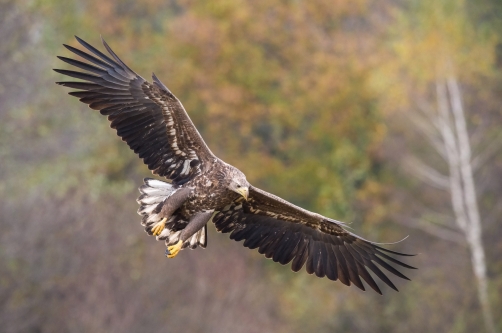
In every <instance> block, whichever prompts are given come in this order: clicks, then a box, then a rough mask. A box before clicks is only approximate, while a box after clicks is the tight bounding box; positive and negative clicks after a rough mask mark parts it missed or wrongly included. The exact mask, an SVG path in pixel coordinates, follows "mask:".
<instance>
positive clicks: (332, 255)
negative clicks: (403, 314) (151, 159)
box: [213, 187, 414, 294]
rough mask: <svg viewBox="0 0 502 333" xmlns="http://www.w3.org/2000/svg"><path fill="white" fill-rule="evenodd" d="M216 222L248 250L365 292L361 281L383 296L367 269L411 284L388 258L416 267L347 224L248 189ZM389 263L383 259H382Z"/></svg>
mask: <svg viewBox="0 0 502 333" xmlns="http://www.w3.org/2000/svg"><path fill="white" fill-rule="evenodd" d="M213 221H214V223H215V225H216V229H218V231H220V232H224V233H227V232H232V233H231V235H230V238H231V239H234V240H236V241H241V240H245V241H244V246H246V247H248V248H250V249H256V248H258V252H260V253H261V254H264V255H265V256H266V257H267V258H271V259H272V260H274V261H275V262H279V263H281V264H283V265H285V264H288V263H289V262H291V261H292V265H291V268H292V269H293V271H295V272H298V271H299V270H300V269H301V268H302V267H303V265H305V266H306V270H307V272H308V273H309V274H313V273H315V274H316V275H317V276H318V277H324V276H327V277H328V278H329V279H330V280H334V281H336V280H337V279H338V280H340V281H341V282H342V283H344V284H346V285H348V286H349V285H350V284H351V283H353V284H355V285H356V286H357V287H359V288H360V289H362V290H365V289H364V286H363V284H362V282H361V279H360V277H361V278H362V279H363V280H364V281H366V283H367V284H368V285H369V286H370V287H371V288H373V289H374V290H375V291H376V292H378V293H379V294H381V293H382V292H381V291H380V288H379V287H378V285H377V284H376V282H375V281H374V280H373V277H372V276H371V275H370V274H369V273H368V270H367V269H369V270H370V271H372V272H373V273H374V274H375V275H376V276H377V277H378V278H380V279H381V280H382V281H383V282H385V284H387V285H388V286H390V287H391V288H392V289H394V290H396V291H397V288H396V286H394V284H393V283H392V282H391V281H390V280H389V278H388V277H387V276H386V275H385V273H384V272H382V270H380V268H379V267H378V266H377V265H376V264H378V265H379V266H381V267H383V268H384V269H385V270H387V271H389V272H391V273H392V274H394V275H397V276H399V277H401V278H403V279H407V280H409V279H408V278H407V277H406V276H404V275H403V274H402V273H400V272H399V271H397V270H396V269H395V268H394V267H392V266H391V265H389V263H388V262H386V261H385V260H387V261H389V262H392V263H394V264H397V265H400V266H402V267H406V268H414V267H411V266H409V265H406V264H405V263H402V262H401V261H399V260H397V259H395V258H393V257H391V256H389V255H388V253H389V254H393V255H399V256H409V255H407V254H403V253H399V252H394V251H390V250H387V249H384V248H382V247H380V246H378V245H376V244H375V243H372V242H369V241H367V240H364V239H362V238H361V237H359V236H357V235H354V234H352V233H350V232H348V231H346V230H345V229H343V227H342V225H343V223H341V222H338V221H335V220H331V219H329V218H327V217H324V216H321V215H319V214H316V213H312V212H309V211H308V210H305V209H302V208H300V207H297V206H295V205H293V204H291V203H289V202H287V201H285V200H283V199H281V198H279V197H277V196H275V195H273V194H270V193H267V192H265V191H262V190H260V189H258V188H256V187H250V189H249V198H248V201H244V200H243V199H242V198H241V199H238V200H237V201H236V202H235V203H233V204H232V205H230V206H227V207H225V209H224V210H223V211H221V212H219V213H218V214H216V215H215V217H214V218H213ZM384 259H385V260H384Z"/></svg>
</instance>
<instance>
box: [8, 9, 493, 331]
mask: <svg viewBox="0 0 502 333" xmlns="http://www.w3.org/2000/svg"><path fill="white" fill-rule="evenodd" d="M100 34H101V35H103V37H104V38H105V39H106V40H107V42H108V43H109V44H110V45H111V47H112V48H113V49H114V50H115V51H116V52H117V54H118V55H119V56H120V57H121V58H122V59H123V60H124V61H125V62H126V63H127V64H129V66H130V67H131V68H133V69H134V70H135V71H136V72H138V74H140V75H142V76H143V77H145V78H147V79H148V80H149V79H150V73H151V72H152V71H155V73H156V75H157V76H158V77H159V78H160V79H161V80H162V81H163V82H164V83H165V84H166V85H167V86H168V87H169V88H170V89H171V90H172V91H173V92H174V94H176V95H177V96H178V98H180V99H181V101H182V102H183V103H184V105H185V108H186V109H187V111H188V113H189V114H190V116H191V117H192V119H193V121H194V122H195V124H196V126H197V127H198V128H199V130H200V131H201V134H202V135H203V137H204V139H205V140H206V142H207V143H208V145H209V146H210V147H211V149H212V150H213V152H214V153H215V154H216V155H218V156H219V157H220V158H222V159H224V160H225V161H227V162H229V163H231V164H233V165H235V166H237V167H238V168H240V169H241V170H242V171H243V172H244V173H245V174H246V175H247V177H248V180H250V182H251V183H252V184H254V185H256V186H259V187H261V188H263V189H265V190H267V191H270V192H272V193H274V194H277V195H279V196H281V197H283V198H286V199H288V200H290V201H292V202H294V203H296V204H298V205H301V206H303V207H305V208H308V209H311V210H314V211H317V212H319V213H322V214H324V215H327V216H329V217H332V218H335V219H337V220H342V221H346V222H351V223H352V224H351V227H353V228H354V230H355V231H356V232H357V233H358V234H360V235H362V236H363V237H365V238H368V239H371V240H375V241H379V242H392V241H397V240H399V239H402V238H403V237H405V236H406V235H410V237H409V238H408V239H406V240H405V241H404V242H401V243H399V244H396V245H393V246H391V249H393V250H397V251H403V252H408V253H410V252H411V253H419V255H418V256H417V257H414V258H411V259H410V260H408V261H407V262H408V263H410V264H411V265H413V266H416V267H419V270H418V271H413V272H411V273H409V272H407V273H409V276H410V277H411V278H412V280H413V281H412V282H405V281H396V279H394V281H395V282H397V285H398V287H399V288H400V290H401V292H400V293H396V292H394V291H392V290H390V289H389V288H385V287H383V286H381V288H382V290H383V291H384V296H379V295H377V294H376V293H374V292H372V291H368V292H362V291H360V290H358V289H357V288H355V287H351V288H348V287H346V286H344V285H342V284H341V283H339V282H336V283H335V282H332V281H329V280H327V279H318V278H316V277H313V276H309V275H308V274H306V273H305V272H304V271H303V272H301V273H297V274H294V273H292V272H291V271H290V268H289V267H287V266H280V265H278V264H275V263H273V262H272V261H270V260H266V259H264V258H263V257H262V256H261V255H259V254H258V253H257V252H256V251H250V250H248V249H246V248H244V247H242V245H241V244H238V243H235V242H233V241H230V240H229V239H228V236H227V235H222V234H218V233H216V232H215V230H214V228H212V227H210V231H209V242H208V248H207V249H205V250H201V249H198V250H195V251H188V250H185V251H183V252H182V253H181V254H180V255H179V256H178V257H177V258H176V259H173V260H168V259H166V258H165V257H164V244H163V243H160V242H159V243H157V242H155V241H153V239H152V238H149V237H147V235H146V233H145V232H144V231H143V228H142V227H141V226H140V224H139V221H140V218H139V216H138V215H137V214H136V210H137V208H138V206H137V205H136V203H135V199H136V197H137V196H138V191H137V188H138V187H139V186H140V185H141V183H142V178H143V177H149V176H151V174H150V173H149V171H148V170H147V168H146V166H144V165H142V163H141V161H140V160H139V159H138V158H137V157H136V156H135V155H134V154H133V153H132V152H131V151H129V150H128V147H127V146H126V145H125V144H124V143H122V142H121V141H120V139H119V138H118V137H117V136H116V135H115V133H114V132H113V131H112V130H111V129H110V128H109V125H108V122H107V121H106V119H105V118H104V117H102V116H100V115H99V114H98V113H96V112H93V111H91V110H90V109H88V108H87V107H86V106H85V105H83V104H82V103H79V102H78V101H77V100H76V99H74V98H72V97H70V96H68V95H66V92H67V90H65V89H64V88H62V87H60V86H56V85H55V84H54V82H55V81H61V79H62V77H61V76H60V75H58V74H57V73H55V72H53V71H52V68H61V67H63V68H64V67H65V66H64V65H63V64H62V63H61V62H60V61H58V59H57V58H56V55H63V56H69V52H68V51H67V50H66V49H64V48H63V47H62V45H61V44H62V43H68V44H70V45H73V46H77V43H76V41H75V40H74V38H73V35H78V36H79V37H82V38H84V39H85V40H87V41H88V42H90V43H91V44H94V45H99V43H100V39H99V35H100ZM501 105H502V3H501V2H500V1H498V0H475V1H474V0H406V1H404V0H378V1H376V0H355V1H354V0H352V1H349V0H331V1H326V0H310V1H304V0H296V1H293V0H291V1H279V0H277V1H270V0H236V1H234V0H215V1H204V0H179V1H178V0H145V1H132V0H126V1H106V0H99V1H98V0H90V1H83V0H15V1H14V0H0V161H1V162H0V198H1V200H0V228H1V232H0V331H1V332H177V331H184V332H236V333H241V332H243V333H244V332H382V333H383V332H410V333H412V332H452V333H453V332H480V331H483V330H485V331H486V332H490V333H493V332H501V331H502V316H501V315H500V313H502V297H501V295H502V259H501V255H500V254H501V253H502V242H501V241H500V240H501V239H502V224H501V220H500V216H501V214H502V150H501V148H502V131H501V128H502V107H501Z"/></svg>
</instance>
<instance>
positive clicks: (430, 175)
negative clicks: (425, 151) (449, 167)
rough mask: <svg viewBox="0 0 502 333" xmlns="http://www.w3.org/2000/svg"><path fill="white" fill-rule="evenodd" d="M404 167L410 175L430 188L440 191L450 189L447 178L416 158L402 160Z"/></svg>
mask: <svg viewBox="0 0 502 333" xmlns="http://www.w3.org/2000/svg"><path fill="white" fill-rule="evenodd" d="M404 165H405V168H406V169H408V170H409V171H410V173H411V174H412V175H414V176H415V177H417V178H418V179H420V180H422V181H423V182H425V183H427V184H429V185H430V186H432V187H435V188H438V189H440V190H449V189H450V182H449V179H448V177H446V176H444V175H443V174H441V173H440V172H439V171H437V170H436V169H434V168H433V167H431V166H429V165H427V164H425V163H424V162H422V161H421V160H419V159H418V158H416V157H413V156H408V157H407V158H406V159H405V160H404Z"/></svg>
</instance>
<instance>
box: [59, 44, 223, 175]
mask: <svg viewBox="0 0 502 333" xmlns="http://www.w3.org/2000/svg"><path fill="white" fill-rule="evenodd" d="M76 38H77V40H78V42H79V43H80V44H81V45H82V46H84V47H85V48H86V49H87V50H88V51H89V52H90V53H86V52H83V51H81V50H79V49H76V48H74V47H71V46H69V45H65V47H66V48H67V49H68V50H70V51H71V52H73V53H75V54H76V55H78V56H80V57H82V58H84V59H85V60H87V61H89V62H90V63H92V64H90V63H86V62H82V61H78V60H74V59H70V58H65V57H58V58H59V59H61V60H63V61H64V62H66V63H68V64H70V65H73V66H75V67H78V68H80V69H83V70H84V71H86V72H76V71H70V70H62V69H55V71H56V72H58V73H61V74H64V75H68V76H71V77H74V78H77V79H81V80H84V81H87V82H57V84H60V85H62V86H66V87H70V88H75V89H79V90H80V91H75V92H70V93H69V94H70V95H72V96H75V97H78V98H80V101H82V102H83V103H86V104H89V107H90V108H92V109H95V110H99V111H100V112H101V114H103V115H106V116H108V120H110V121H111V125H110V126H111V127H112V128H114V129H116V130H117V135H119V136H120V137H121V138H122V140H123V141H125V142H126V143H127V144H128V145H129V147H130V148H131V149H132V150H134V152H135V153H137V154H138V155H139V157H140V158H142V159H143V161H144V162H145V164H147V165H148V168H149V169H150V170H153V173H154V174H158V175H159V176H164V177H166V178H168V179H171V180H172V181H173V183H174V184H183V183H185V182H186V181H188V180H190V179H191V178H192V177H193V176H194V175H195V174H197V173H198V172H200V171H201V170H203V169H204V163H205V162H208V161H209V160H211V159H214V155H213V154H212V153H211V151H210V150H209V148H208V147H207V145H206V144H205V142H204V140H203V139H202V137H201V136H200V134H199V132H198V131H197V129H196V128H195V126H194V125H193V123H192V121H191V120H190V118H189V117H188V114H187V113H186V111H185V109H184V108H183V105H182V104H181V102H180V101H179V100H178V99H177V98H176V97H175V96H174V95H173V94H172V93H171V92H170V91H169V89H167V88H166V86H164V85H163V84H162V83H161V82H160V81H159V79H157V77H156V76H155V74H153V84H151V83H149V82H147V81H146V80H145V79H143V78H142V77H141V76H139V75H138V74H136V73H134V72H133V71H132V70H131V69H130V68H129V67H127V66H126V65H125V64H124V63H123V62H122V61H121V60H120V59H119V58H118V57H117V55H116V54H115V53H114V52H113V51H112V50H111V49H110V47H109V46H108V45H107V44H106V42H105V41H104V40H103V45H104V46H105V48H106V50H107V51H108V53H109V54H110V55H111V56H112V58H113V59H112V58H110V57H108V56H106V55H105V54H103V53H101V52H100V51H98V50H97V49H96V48H94V47H93V46H91V45H89V44H88V43H86V42H85V41H83V40H82V39H80V38H78V37H76ZM92 54H93V55H92ZM91 73H92V74H91Z"/></svg>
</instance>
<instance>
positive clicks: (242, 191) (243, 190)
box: [236, 187, 249, 201]
mask: <svg viewBox="0 0 502 333" xmlns="http://www.w3.org/2000/svg"><path fill="white" fill-rule="evenodd" d="M236 192H237V193H239V194H240V195H242V196H243V197H244V199H246V201H247V200H248V197H249V189H248V188H247V187H239V188H238V189H237V191H236Z"/></svg>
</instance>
